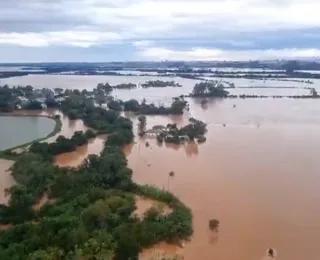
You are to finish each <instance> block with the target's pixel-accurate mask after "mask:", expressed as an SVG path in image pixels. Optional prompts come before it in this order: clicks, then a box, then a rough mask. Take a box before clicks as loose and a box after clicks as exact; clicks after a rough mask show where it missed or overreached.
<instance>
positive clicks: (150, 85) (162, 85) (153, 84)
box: [141, 80, 182, 88]
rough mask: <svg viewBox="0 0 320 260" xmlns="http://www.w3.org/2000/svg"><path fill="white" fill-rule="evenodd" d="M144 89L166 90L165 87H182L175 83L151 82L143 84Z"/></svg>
mask: <svg viewBox="0 0 320 260" xmlns="http://www.w3.org/2000/svg"><path fill="white" fill-rule="evenodd" d="M141 86H142V87H143V88H165V87H182V85H181V84H179V83H176V82H175V81H162V80H152V81H151V80H150V81H147V82H146V83H143V84H141Z"/></svg>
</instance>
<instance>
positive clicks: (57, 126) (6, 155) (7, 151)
mask: <svg viewBox="0 0 320 260" xmlns="http://www.w3.org/2000/svg"><path fill="white" fill-rule="evenodd" d="M0 117H37V118H39V117H45V118H48V119H51V120H54V121H55V126H54V128H53V130H52V131H51V132H50V133H49V134H47V135H46V136H44V137H40V138H38V139H34V140H32V141H30V142H27V143H23V144H20V145H17V146H13V147H11V148H8V149H4V150H2V151H0V157H1V158H5V159H14V156H15V154H14V153H12V152H13V151H14V150H20V149H21V148H25V147H27V146H28V145H30V144H32V143H34V142H40V141H43V140H46V139H48V138H50V137H52V136H54V135H56V134H57V133H59V132H60V131H61V128H62V122H61V120H60V116H59V117H56V116H51V115H45V114H34V113H32V112H31V113H28V112H23V113H21V112H18V111H17V112H13V113H0Z"/></svg>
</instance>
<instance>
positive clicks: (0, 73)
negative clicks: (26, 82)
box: [0, 71, 29, 79]
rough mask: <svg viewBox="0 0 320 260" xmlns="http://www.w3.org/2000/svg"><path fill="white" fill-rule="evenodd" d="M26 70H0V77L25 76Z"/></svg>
mask: <svg viewBox="0 0 320 260" xmlns="http://www.w3.org/2000/svg"><path fill="white" fill-rule="evenodd" d="M28 74H29V73H28V72H22V71H0V79H4V78H12V77H21V76H27V75H28Z"/></svg>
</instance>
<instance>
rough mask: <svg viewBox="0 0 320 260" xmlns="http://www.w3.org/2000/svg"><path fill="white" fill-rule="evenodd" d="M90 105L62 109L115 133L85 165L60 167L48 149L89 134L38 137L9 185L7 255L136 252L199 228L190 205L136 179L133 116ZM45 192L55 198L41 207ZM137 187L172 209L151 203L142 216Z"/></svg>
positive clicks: (2, 253)
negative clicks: (131, 160)
mask: <svg viewBox="0 0 320 260" xmlns="http://www.w3.org/2000/svg"><path fill="white" fill-rule="evenodd" d="M82 101H83V100H82ZM88 104H89V105H88ZM90 104H91V102H83V103H82V102H80V104H77V105H76V104H75V103H72V104H70V107H68V104H67V103H66V104H64V106H63V108H64V109H65V110H67V111H68V108H72V109H73V110H74V112H75V114H76V115H77V116H79V118H81V119H83V120H84V122H85V123H86V124H87V125H88V126H91V127H92V126H94V127H93V128H95V130H97V131H108V132H109V133H110V134H109V135H108V139H107V141H106V142H105V147H104V149H103V151H102V152H101V154H100V155H99V156H98V155H90V156H89V157H88V158H87V159H86V160H85V161H84V162H83V164H82V165H81V166H80V167H78V168H59V167H57V166H55V165H53V164H52V163H51V162H50V160H48V158H47V157H48V156H47V155H46V153H47V151H50V152H51V153H52V154H53V153H57V152H58V151H65V150H67V149H71V148H72V143H75V144H81V143H83V142H85V140H86V135H85V136H83V133H76V134H75V135H74V136H73V137H72V138H71V139H66V138H64V137H59V138H58V139H57V142H56V143H55V144H54V145H52V146H50V145H49V144H43V145H42V144H34V145H33V146H32V147H30V151H28V152H27V153H25V154H23V155H21V156H20V157H19V158H18V159H17V161H16V162H15V163H14V165H13V167H12V174H13V176H14V178H15V179H16V181H17V184H16V185H15V186H13V187H12V188H11V189H10V190H9V191H8V192H9V194H10V200H9V203H8V205H0V223H1V224H12V226H11V227H9V228H8V229H6V230H1V231H0V237H1V239H0V259H4V260H6V259H31V260H37V259H55V260H56V259H57V260H59V259H61V260H62V259H79V260H80V259H101V260H102V259H115V260H127V259H137V257H138V253H139V252H140V251H141V250H142V248H144V247H148V246H151V245H153V244H155V243H158V242H160V241H164V240H165V241H169V242H170V241H171V242H177V241H178V240H181V239H187V238H188V237H190V235H191V234H192V214H191V211H190V209H188V208H187V207H186V206H185V205H184V204H182V203H181V202H180V201H179V200H178V199H177V198H176V197H175V196H173V195H172V194H170V193H168V192H166V191H161V190H158V189H156V188H153V187H148V186H139V185H137V184H135V183H133V181H132V178H131V177H132V171H131V169H129V168H128V167H127V160H126V157H125V155H124V153H123V152H122V147H123V146H124V145H125V144H127V143H130V142H132V140H133V132H132V122H131V121H130V120H128V119H126V118H123V117H121V116H119V113H118V112H116V111H113V110H109V111H106V110H103V109H100V108H96V107H92V106H91V105H90ZM91 134H92V133H91ZM71 142H72V143H71ZM43 194H47V196H48V197H49V199H55V200H54V201H48V202H47V203H45V204H44V205H43V206H42V207H40V209H39V210H36V209H35V207H32V205H33V204H34V203H36V202H37V201H38V200H39V198H41V196H42V195H43ZM134 194H137V195H139V196H146V197H149V198H152V199H155V200H158V201H162V202H164V203H167V204H168V205H169V207H171V208H172V212H171V213H169V214H164V213H163V212H161V210H159V209H155V208H151V209H149V210H148V211H147V212H146V213H145V214H144V217H143V218H142V219H141V218H138V217H137V216H136V215H135V214H134V211H135V209H136V206H135V200H134Z"/></svg>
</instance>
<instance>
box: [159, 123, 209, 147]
mask: <svg viewBox="0 0 320 260" xmlns="http://www.w3.org/2000/svg"><path fill="white" fill-rule="evenodd" d="M189 121H190V123H189V124H188V125H186V126H183V127H181V128H178V127H177V125H176V124H168V125H167V127H166V128H165V129H163V130H162V131H161V132H160V133H159V134H158V135H157V140H158V142H160V143H162V142H163V141H165V142H167V143H174V144H180V143H181V142H184V141H186V140H190V141H193V140H194V139H197V140H198V142H200V143H201V142H204V141H205V137H204V136H203V135H204V134H205V133H206V131H207V129H206V127H207V125H206V124H205V123H203V122H202V121H200V120H197V119H194V118H190V119H189Z"/></svg>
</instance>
